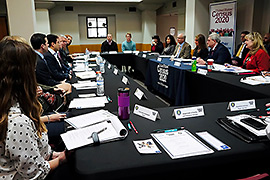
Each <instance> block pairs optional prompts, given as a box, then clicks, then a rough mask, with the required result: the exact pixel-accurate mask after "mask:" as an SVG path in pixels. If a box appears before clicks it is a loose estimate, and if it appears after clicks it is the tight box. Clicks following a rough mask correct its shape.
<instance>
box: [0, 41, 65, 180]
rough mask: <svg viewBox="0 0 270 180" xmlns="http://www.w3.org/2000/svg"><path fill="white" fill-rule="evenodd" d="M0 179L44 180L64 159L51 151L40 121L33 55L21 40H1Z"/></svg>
mask: <svg viewBox="0 0 270 180" xmlns="http://www.w3.org/2000/svg"><path fill="white" fill-rule="evenodd" d="M0 64H1V66H0V129H1V131H0V176H1V177H3V178H4V179H44V178H45V177H46V176H47V175H48V173H49V172H50V170H53V169H55V168H56V167H58V165H59V164H60V163H61V162H63V161H64V160H65V153H64V152H53V151H52V150H51V147H50V146H49V144H48V137H47V129H46V126H45V125H44V123H43V122H42V121H41V120H40V113H41V105H40V103H39V101H38V99H37V91H36V88H37V82H36V77H35V66H36V54H35V52H34V51H33V50H32V48H31V47H30V46H29V45H28V44H26V43H25V42H24V41H23V40H20V38H18V39H16V38H14V37H13V38H12V37H8V38H4V39H3V40H1V41H0Z"/></svg>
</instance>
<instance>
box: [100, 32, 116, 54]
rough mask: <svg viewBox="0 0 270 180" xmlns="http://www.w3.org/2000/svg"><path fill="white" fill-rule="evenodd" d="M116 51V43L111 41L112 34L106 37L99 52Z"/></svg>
mask: <svg viewBox="0 0 270 180" xmlns="http://www.w3.org/2000/svg"><path fill="white" fill-rule="evenodd" d="M109 51H117V52H118V47H117V43H116V42H114V41H113V40H112V34H108V35H107V40H105V41H104V42H103V43H102V45H101V52H109Z"/></svg>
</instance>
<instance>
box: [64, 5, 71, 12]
mask: <svg viewBox="0 0 270 180" xmlns="http://www.w3.org/2000/svg"><path fill="white" fill-rule="evenodd" d="M65 11H73V6H65Z"/></svg>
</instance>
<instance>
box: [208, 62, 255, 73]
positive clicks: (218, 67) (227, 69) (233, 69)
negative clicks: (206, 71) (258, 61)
mask: <svg viewBox="0 0 270 180" xmlns="http://www.w3.org/2000/svg"><path fill="white" fill-rule="evenodd" d="M213 71H220V72H230V73H236V74H237V73H251V72H253V71H251V70H247V69H243V68H241V67H237V66H229V67H227V66H224V65H221V64H215V63H214V64H213Z"/></svg>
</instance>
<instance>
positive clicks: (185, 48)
mask: <svg viewBox="0 0 270 180" xmlns="http://www.w3.org/2000/svg"><path fill="white" fill-rule="evenodd" d="M185 41H186V36H185V35H184V34H183V33H181V34H179V35H178V36H177V42H178V43H177V45H176V47H175V50H174V53H173V55H174V57H175V58H182V59H190V58H191V46H190V45H189V44H188V43H187V42H185Z"/></svg>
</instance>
